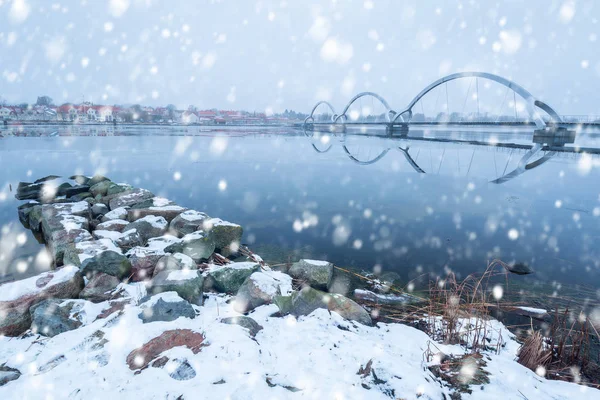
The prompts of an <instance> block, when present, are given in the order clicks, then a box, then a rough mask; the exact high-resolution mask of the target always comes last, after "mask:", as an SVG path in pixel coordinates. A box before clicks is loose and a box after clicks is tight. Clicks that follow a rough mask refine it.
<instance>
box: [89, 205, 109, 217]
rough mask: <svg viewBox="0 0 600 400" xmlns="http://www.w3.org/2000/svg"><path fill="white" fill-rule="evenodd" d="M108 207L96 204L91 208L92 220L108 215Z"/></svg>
mask: <svg viewBox="0 0 600 400" xmlns="http://www.w3.org/2000/svg"><path fill="white" fill-rule="evenodd" d="M108 212H109V211H108V207H107V206H106V205H104V204H102V203H97V204H94V205H93V206H92V216H93V217H94V218H97V217H100V216H102V215H105V214H108Z"/></svg>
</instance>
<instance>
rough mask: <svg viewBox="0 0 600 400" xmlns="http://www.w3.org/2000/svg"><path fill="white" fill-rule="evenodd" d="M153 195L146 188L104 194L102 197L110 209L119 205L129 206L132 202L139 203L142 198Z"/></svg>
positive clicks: (148, 197) (149, 197) (146, 198)
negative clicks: (108, 194)
mask: <svg viewBox="0 0 600 400" xmlns="http://www.w3.org/2000/svg"><path fill="white" fill-rule="evenodd" d="M153 197H154V194H152V192H150V191H148V190H146V189H139V188H138V189H131V190H125V191H123V192H120V193H117V194H114V195H110V196H105V197H104V198H102V202H103V203H104V204H108V206H109V207H110V209H111V210H114V209H116V208H120V207H130V206H132V205H134V204H137V203H141V202H142V201H144V200H148V199H151V198H153Z"/></svg>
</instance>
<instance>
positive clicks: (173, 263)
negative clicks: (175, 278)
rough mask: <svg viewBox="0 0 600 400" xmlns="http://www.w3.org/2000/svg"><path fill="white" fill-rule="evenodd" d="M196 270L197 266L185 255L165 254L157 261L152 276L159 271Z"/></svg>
mask: <svg viewBox="0 0 600 400" xmlns="http://www.w3.org/2000/svg"><path fill="white" fill-rule="evenodd" d="M190 269H198V266H197V265H196V263H195V262H194V260H192V259H191V258H190V257H188V256H186V255H185V254H181V253H175V254H172V255H171V254H166V255H164V256H162V257H161V258H160V260H158V262H157V263H156V266H155V268H154V273H153V275H156V274H158V273H159V272H161V271H178V270H190Z"/></svg>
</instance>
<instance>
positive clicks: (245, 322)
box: [221, 316, 263, 337]
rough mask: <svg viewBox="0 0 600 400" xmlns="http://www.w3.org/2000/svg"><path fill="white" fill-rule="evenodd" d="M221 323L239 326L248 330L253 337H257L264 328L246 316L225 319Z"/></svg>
mask: <svg viewBox="0 0 600 400" xmlns="http://www.w3.org/2000/svg"><path fill="white" fill-rule="evenodd" d="M221 323H223V324H229V325H239V326H241V327H242V328H245V329H247V330H248V333H250V336H252V337H255V336H256V334H257V333H258V332H259V331H260V330H262V328H263V327H262V326H260V325H259V324H258V323H257V322H256V321H255V320H253V319H252V318H250V317H244V316H241V317H229V318H223V319H222V320H221Z"/></svg>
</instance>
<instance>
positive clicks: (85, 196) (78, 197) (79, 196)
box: [69, 192, 94, 203]
mask: <svg viewBox="0 0 600 400" xmlns="http://www.w3.org/2000/svg"><path fill="white" fill-rule="evenodd" d="M93 197H94V196H92V194H91V193H90V192H83V193H77V194H76V195H73V196H71V197H69V200H71V201H83V200H86V199H90V201H88V203H91V200H92V198H93Z"/></svg>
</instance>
